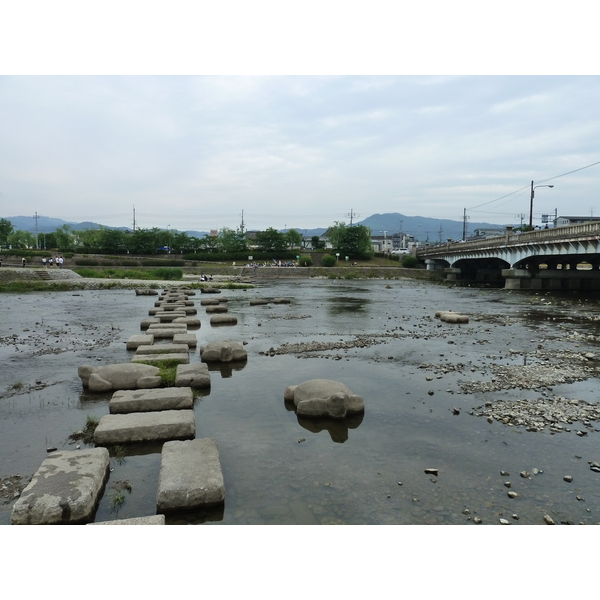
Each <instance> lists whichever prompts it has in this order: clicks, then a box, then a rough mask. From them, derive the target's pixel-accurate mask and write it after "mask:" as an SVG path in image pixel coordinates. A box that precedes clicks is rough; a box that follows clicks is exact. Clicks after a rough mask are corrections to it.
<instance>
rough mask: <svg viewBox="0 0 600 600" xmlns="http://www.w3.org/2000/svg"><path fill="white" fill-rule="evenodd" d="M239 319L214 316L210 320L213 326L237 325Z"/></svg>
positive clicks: (230, 316) (227, 316) (231, 316)
mask: <svg viewBox="0 0 600 600" xmlns="http://www.w3.org/2000/svg"><path fill="white" fill-rule="evenodd" d="M237 322H238V321H237V317H234V316H233V315H213V316H212V317H211V318H210V324H211V326H216V325H237Z"/></svg>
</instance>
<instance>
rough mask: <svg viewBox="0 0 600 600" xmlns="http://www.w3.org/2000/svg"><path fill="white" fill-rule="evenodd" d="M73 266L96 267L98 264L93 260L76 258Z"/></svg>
mask: <svg viewBox="0 0 600 600" xmlns="http://www.w3.org/2000/svg"><path fill="white" fill-rule="evenodd" d="M75 264H76V265H77V266H78V267H97V266H98V265H99V264H100V262H99V261H97V260H94V259H93V258H76V259H75Z"/></svg>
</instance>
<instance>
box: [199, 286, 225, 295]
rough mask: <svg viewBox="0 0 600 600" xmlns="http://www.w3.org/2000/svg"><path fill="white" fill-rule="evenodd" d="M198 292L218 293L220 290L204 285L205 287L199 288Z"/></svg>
mask: <svg viewBox="0 0 600 600" xmlns="http://www.w3.org/2000/svg"><path fill="white" fill-rule="evenodd" d="M200 293H201V294H220V293H221V290H220V289H218V288H212V287H206V288H200Z"/></svg>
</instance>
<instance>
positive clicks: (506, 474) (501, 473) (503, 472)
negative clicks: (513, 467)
mask: <svg viewBox="0 0 600 600" xmlns="http://www.w3.org/2000/svg"><path fill="white" fill-rule="evenodd" d="M500 475H502V477H510V473H509V472H508V471H500Z"/></svg>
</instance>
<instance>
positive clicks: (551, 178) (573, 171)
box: [467, 160, 600, 210]
mask: <svg viewBox="0 0 600 600" xmlns="http://www.w3.org/2000/svg"><path fill="white" fill-rule="evenodd" d="M596 165H600V160H599V161H597V162H595V163H592V164H591V165H586V166H585V167H580V168H579V169H573V170H572V171H569V172H568V173H563V174H562V175H555V176H554V177H550V178H549V179H543V180H541V181H536V183H537V184H538V185H539V184H542V183H545V182H546V181H552V180H554V179H558V178H560V177H565V175H571V173H577V171H583V170H584V169H589V168H590V167H594V166H596ZM528 189H529V186H528V185H526V186H525V187H522V188H519V189H518V190H515V191H514V192H511V193H510V194H505V195H504V196H500V198H496V199H494V200H490V201H489V202H484V203H483V204H477V205H476V206H471V207H470V208H468V209H467V210H473V209H475V208H479V207H480V206H487V205H488V204H492V203H493V202H498V201H499V200H504V198H508V197H510V196H514V195H515V194H518V193H519V192H522V191H524V190H528Z"/></svg>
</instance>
